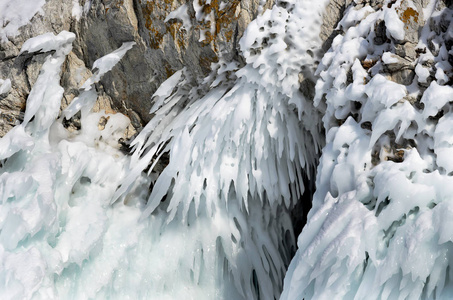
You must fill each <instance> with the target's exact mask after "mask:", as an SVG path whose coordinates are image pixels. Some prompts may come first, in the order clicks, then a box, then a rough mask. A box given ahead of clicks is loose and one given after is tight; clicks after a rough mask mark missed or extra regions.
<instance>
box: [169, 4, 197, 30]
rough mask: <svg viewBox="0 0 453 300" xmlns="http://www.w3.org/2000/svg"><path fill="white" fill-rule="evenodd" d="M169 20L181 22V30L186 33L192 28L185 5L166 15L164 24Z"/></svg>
mask: <svg viewBox="0 0 453 300" xmlns="http://www.w3.org/2000/svg"><path fill="white" fill-rule="evenodd" d="M171 19H179V20H181V21H182V25H183V28H184V29H185V30H187V31H190V29H191V28H192V22H191V20H190V17H189V15H188V12H187V4H183V5H181V6H180V7H178V8H177V9H175V10H174V11H172V12H171V13H169V14H168V15H167V17H166V18H165V20H164V22H168V21H170V20H171Z"/></svg>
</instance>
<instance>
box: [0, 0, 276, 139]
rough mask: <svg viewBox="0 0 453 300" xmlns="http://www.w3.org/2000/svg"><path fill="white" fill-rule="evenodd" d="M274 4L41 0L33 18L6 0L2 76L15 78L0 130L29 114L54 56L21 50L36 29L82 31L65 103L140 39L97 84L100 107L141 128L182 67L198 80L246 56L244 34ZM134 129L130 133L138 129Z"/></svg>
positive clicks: (69, 64) (66, 76) (0, 16)
mask: <svg viewBox="0 0 453 300" xmlns="http://www.w3.org/2000/svg"><path fill="white" fill-rule="evenodd" d="M22 2H24V3H25V2H26V1H22ZM271 5H272V2H271V1H270V0H268V1H263V0H261V1H260V0H247V1H228V2H222V1H204V0H202V1H198V0H197V1H188V2H187V3H186V2H185V1H171V0H168V1H167V0H165V1H151V0H150V1H147V0H112V1H85V0H83V1H72V0H64V1H60V0H58V1H57V0H49V1H37V2H36V4H33V5H32V6H31V7H30V11H29V12H28V14H27V17H28V20H27V18H23V17H21V18H18V16H20V12H18V11H16V9H17V7H20V5H19V4H13V3H12V2H10V3H8V1H5V4H3V7H2V9H3V12H2V13H0V22H1V23H3V27H2V28H0V33H1V38H2V40H1V42H0V79H9V80H10V81H11V89H10V90H9V91H8V92H6V91H3V92H2V94H1V95H0V109H1V111H2V118H1V119H0V122H1V126H2V128H3V129H2V130H1V133H0V134H1V135H4V134H5V133H6V132H7V131H8V130H9V129H10V128H11V127H12V126H14V125H15V124H16V123H17V122H18V121H19V122H20V121H21V118H22V116H23V112H24V110H25V103H26V99H27V96H28V94H29V93H30V89H31V87H32V86H33V84H34V82H35V80H36V78H37V76H38V74H39V70H40V68H41V65H42V63H43V61H44V58H45V57H46V56H47V55H48V53H33V54H27V53H20V49H21V47H22V45H23V43H24V42H25V41H26V40H27V39H29V38H31V37H33V36H36V35H39V34H43V33H46V32H53V33H55V34H58V33H59V32H61V31H63V30H67V31H70V32H73V33H75V34H76V40H75V42H74V49H73V51H72V52H71V53H70V54H69V55H68V58H67V60H66V62H65V65H64V68H63V71H62V82H61V85H62V86H63V87H64V88H65V93H64V99H63V103H62V108H64V107H66V106H67V105H68V104H69V103H70V102H71V100H72V99H73V98H74V97H75V96H77V95H78V93H79V91H78V89H79V87H80V86H81V85H82V84H83V82H84V81H85V80H86V79H87V78H89V77H90V76H91V75H92V72H93V70H92V69H91V68H92V65H93V62H94V61H95V60H96V59H97V58H99V57H101V56H102V55H105V54H107V53H110V52H111V51H113V50H114V49H117V48H118V47H119V46H121V44H122V43H123V42H129V41H134V42H135V43H136V46H135V47H134V48H133V49H132V50H131V51H130V52H129V53H128V55H127V56H126V57H125V58H124V59H123V60H122V61H121V63H120V64H119V65H118V66H117V67H115V68H114V69H113V71H112V72H110V73H109V74H107V75H106V76H105V77H104V78H103V79H102V80H101V81H100V82H99V84H97V86H96V89H97V90H98V92H99V95H100V96H99V98H98V102H97V105H96V107H97V109H98V110H99V109H106V110H107V111H119V112H122V113H123V114H125V115H126V116H128V117H129V118H130V120H131V122H132V125H133V127H134V128H135V129H138V130H140V128H141V127H142V126H143V125H144V124H146V122H148V121H149V120H150V118H151V116H150V114H149V110H150V108H151V105H152V102H151V96H152V94H153V93H154V92H155V91H156V89H157V88H158V87H159V86H160V84H161V83H162V82H163V81H164V80H166V79H167V78H168V77H170V76H171V75H172V74H173V73H174V72H176V71H178V70H180V69H182V68H184V67H185V68H187V69H188V70H189V71H190V72H191V73H192V74H193V78H194V80H196V78H200V80H201V79H202V78H203V77H205V76H206V75H207V74H208V73H209V72H210V70H211V64H213V63H217V62H219V60H223V61H227V62H228V61H231V60H238V61H241V57H240V54H239V53H238V41H239V39H240V37H241V36H242V34H243V32H244V30H245V28H246V26H247V24H249V23H250V22H251V20H253V19H254V18H255V17H256V16H257V15H258V14H259V13H261V12H262V11H263V10H266V9H267V8H269V7H270V6H271ZM18 19H19V20H18ZM193 84H194V85H195V84H196V82H194V83H193ZM5 90H6V88H5ZM130 129H131V133H129V134H128V136H131V135H132V134H133V129H132V128H130Z"/></svg>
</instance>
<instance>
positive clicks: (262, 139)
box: [117, 1, 324, 299]
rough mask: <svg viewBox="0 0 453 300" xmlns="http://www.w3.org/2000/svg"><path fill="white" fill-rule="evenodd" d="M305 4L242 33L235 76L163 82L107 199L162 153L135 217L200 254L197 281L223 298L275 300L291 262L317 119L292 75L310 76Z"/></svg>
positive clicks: (315, 18)
mask: <svg viewBox="0 0 453 300" xmlns="http://www.w3.org/2000/svg"><path fill="white" fill-rule="evenodd" d="M294 2H296V1H294ZM309 2H310V1H301V2H298V3H291V4H290V3H287V7H286V8H282V7H280V6H275V7H274V8H273V9H272V10H268V11H266V12H265V13H264V14H263V15H262V16H260V17H258V19H257V20H256V21H254V22H253V23H252V24H250V25H249V27H248V29H247V31H246V33H245V34H244V37H243V38H242V40H241V42H240V46H241V50H242V54H243V55H244V57H245V59H246V65H245V66H244V67H243V68H240V69H238V65H237V63H235V62H231V63H226V62H220V63H218V65H217V66H216V71H215V72H213V74H212V75H211V76H209V77H207V78H206V79H205V80H204V82H203V83H202V84H201V85H196V86H194V85H193V84H191V82H192V81H193V79H192V78H191V76H190V72H188V71H187V70H185V69H183V70H180V71H178V72H176V73H175V74H174V75H173V76H172V77H171V78H169V79H168V80H167V81H166V82H165V83H163V84H162V86H161V87H160V88H159V89H158V90H157V91H156V93H155V94H154V96H153V100H154V102H155V104H154V107H153V108H152V109H151V113H153V114H154V116H153V119H152V120H151V121H150V122H149V123H148V124H147V125H146V127H145V128H144V129H143V131H142V132H141V133H140V134H139V135H138V136H137V137H136V138H135V140H134V141H133V143H132V146H133V147H134V153H133V155H132V162H131V169H132V170H131V172H130V173H129V175H128V177H127V178H126V179H125V180H124V181H123V184H122V186H121V188H120V189H119V190H118V191H117V195H118V196H119V195H122V194H123V193H124V192H126V191H127V190H128V188H129V186H131V185H132V184H133V183H134V181H135V178H137V176H139V175H140V173H141V172H142V171H143V170H144V169H145V168H147V167H148V166H149V165H150V164H151V163H152V165H151V167H150V169H149V170H150V171H149V172H151V171H152V169H153V168H154V166H155V165H156V164H157V163H158V161H159V158H160V157H161V156H162V155H167V153H168V155H169V158H170V159H169V164H168V166H167V167H166V168H165V169H164V170H163V172H162V173H161V174H160V175H159V177H158V178H157V180H156V181H155V183H154V184H153V189H152V192H151V194H150V196H149V199H148V203H147V207H146V209H145V212H144V216H143V217H145V218H148V217H149V215H150V214H151V216H152V215H153V214H155V213H156V212H157V213H161V212H160V211H165V213H166V214H167V217H166V218H167V220H166V222H167V224H168V225H165V226H170V227H172V228H173V227H177V228H179V229H178V231H182V232H190V236H191V237H192V239H193V244H190V242H186V244H187V249H191V251H194V249H198V250H197V251H201V254H200V256H199V257H198V258H197V260H198V261H197V263H199V264H202V265H203V267H201V270H199V271H197V273H200V272H201V273H202V274H203V273H204V274H206V273H209V274H211V278H215V279H214V280H215V285H219V284H221V283H222V282H223V281H225V278H224V277H225V275H224V274H227V275H228V276H231V281H232V284H233V285H232V287H231V288H228V289H226V290H227V291H230V292H229V293H231V291H236V294H226V295H225V297H227V298H228V297H231V295H234V298H245V299H253V298H258V297H261V298H262V299H268V298H269V299H271V298H273V297H275V298H278V297H279V294H280V292H281V290H282V284H283V278H284V275H285V272H286V268H287V266H288V263H289V259H290V258H291V254H292V251H294V236H293V235H294V234H293V229H292V224H291V220H290V210H291V208H292V207H293V205H294V204H295V201H296V200H297V199H299V198H300V197H301V195H302V193H303V192H304V183H303V176H305V175H308V176H310V175H311V174H310V170H313V168H314V167H315V165H314V164H315V162H316V158H317V157H318V156H319V154H318V150H319V147H320V144H319V143H320V140H321V134H320V131H321V129H320V127H319V125H320V119H319V115H318V113H317V111H315V110H314V109H313V106H312V105H311V104H310V103H309V101H308V99H305V98H304V97H303V96H302V94H301V93H300V92H299V72H300V70H301V68H302V66H304V65H305V66H306V67H307V68H312V69H313V67H314V58H312V56H311V55H310V54H309V53H307V51H311V50H313V49H316V48H319V47H320V40H319V30H320V24H321V16H322V15H321V14H322V9H323V8H324V5H323V4H322V3H319V4H316V5H315V7H316V8H317V10H313V8H311V9H308V7H309V6H312V4H311V3H309ZM313 51H314V50H313ZM305 172H307V174H305ZM164 197H165V198H164ZM208 224H209V225H208ZM162 230H163V231H165V230H166V229H162ZM209 249H212V250H211V251H209ZM162 255H163V256H165V257H166V254H164V253H163V254H162ZM207 262H209V263H207ZM190 268H194V267H193V266H189V268H188V269H187V274H186V275H187V276H188V275H189V271H190V270H189V269H190ZM196 268H200V267H199V266H197V267H196ZM181 272H182V273H184V271H181ZM190 280H191V282H190V284H191V285H193V284H196V285H202V284H204V282H205V279H203V278H199V277H195V278H192V279H190ZM190 280H189V279H188V281H190Z"/></svg>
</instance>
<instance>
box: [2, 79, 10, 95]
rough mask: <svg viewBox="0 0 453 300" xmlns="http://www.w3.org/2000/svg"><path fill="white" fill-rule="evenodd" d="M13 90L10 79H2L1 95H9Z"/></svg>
mask: <svg viewBox="0 0 453 300" xmlns="http://www.w3.org/2000/svg"><path fill="white" fill-rule="evenodd" d="M10 90H11V80H10V79H8V78H7V79H0V95H2V94H7V93H9V91H10Z"/></svg>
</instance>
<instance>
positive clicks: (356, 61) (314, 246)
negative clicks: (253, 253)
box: [282, 1, 453, 299]
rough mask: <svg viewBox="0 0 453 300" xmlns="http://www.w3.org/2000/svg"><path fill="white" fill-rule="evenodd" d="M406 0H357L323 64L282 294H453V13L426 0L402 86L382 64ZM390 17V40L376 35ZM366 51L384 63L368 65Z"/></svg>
mask: <svg viewBox="0 0 453 300" xmlns="http://www.w3.org/2000/svg"><path fill="white" fill-rule="evenodd" d="M406 2H407V3H408V6H409V7H410V5H411V1H406ZM400 4H401V1H396V3H395V1H387V2H385V3H384V5H383V6H382V9H378V10H376V11H375V10H374V9H372V8H371V7H370V6H368V5H366V6H364V7H362V8H360V9H357V8H356V7H355V6H356V4H354V3H353V5H351V7H349V9H348V10H346V13H345V16H344V18H343V20H342V21H341V22H340V25H339V26H341V28H342V29H343V30H344V34H342V35H338V36H337V37H336V38H335V39H334V40H333V43H332V47H331V49H330V50H329V51H328V52H327V53H326V54H325V55H324V57H323V59H322V62H321V64H320V66H319V68H318V70H317V74H318V75H319V78H320V79H319V80H318V82H317V85H316V96H315V101H318V102H319V101H321V99H325V101H326V102H327V110H326V114H325V116H324V118H323V121H324V126H325V129H326V132H327V133H326V135H327V144H326V146H325V147H324V149H323V155H322V157H321V160H320V164H319V166H318V174H317V179H316V186H317V190H316V192H315V194H314V199H313V208H312V210H311V211H310V213H309V216H308V223H307V225H306V227H305V228H304V230H303V232H302V234H301V235H300V237H299V240H298V247H299V249H298V252H297V254H296V256H295V258H294V259H293V261H292V263H291V265H290V268H289V271H288V273H287V276H286V279H285V287H284V292H283V295H282V299H451V298H452V297H453V283H452V281H451V279H452V278H453V268H452V265H453V257H452V256H451V255H452V251H453V229H452V228H453V227H452V225H453V221H452V220H453V197H452V195H453V177H452V176H451V175H452V174H453V173H452V172H453V138H452V137H453V111H452V105H451V103H452V102H453V88H452V87H451V85H450V84H448V81H449V76H450V78H451V75H452V66H451V57H452V55H453V50H452V48H451V41H452V38H453V23H452V22H451V20H452V12H453V11H452V10H451V9H449V8H443V9H439V8H438V5H439V6H440V4H441V3H440V1H431V2H430V3H429V4H428V5H427V8H426V9H425V10H424V16H425V20H426V25H425V27H423V28H421V30H420V32H421V37H420V41H419V44H418V45H417V47H418V48H420V49H426V53H423V52H425V50H423V51H420V53H419V54H420V55H419V57H418V58H417V59H416V60H415V62H414V69H415V78H414V80H413V82H412V84H411V85H409V86H404V85H401V84H397V83H395V82H393V81H391V80H390V79H389V78H387V77H385V76H384V75H382V74H381V73H382V70H383V65H385V64H387V63H389V58H390V60H391V57H392V56H391V55H392V54H391V52H393V51H395V40H397V39H401V33H402V37H404V28H403V26H405V24H404V23H403V22H401V21H400V20H399V19H398V15H397V14H396V13H395V8H398V6H399V5H400ZM413 7H414V8H415V6H413ZM420 15H421V14H420ZM382 20H384V21H385V24H386V26H387V38H388V39H389V41H388V42H387V43H385V44H383V45H375V43H374V41H375V39H374V37H375V26H377V23H378V21H382ZM432 28H437V30H435V31H434V30H433V29H432ZM429 43H432V44H429ZM430 46H431V47H430ZM430 49H432V50H433V51H430ZM449 59H450V61H449ZM366 60H368V61H375V62H376V64H375V65H374V66H373V67H372V68H370V69H369V70H366V69H364V67H363V66H362V64H361V61H366ZM390 62H391V61H390ZM348 73H350V74H351V75H352V80H351V81H352V82H351V81H348V78H347V77H348V75H347V74H348ZM450 82H451V81H450ZM339 120H340V121H341V122H339ZM368 122H369V123H368ZM367 123H368V124H371V126H368V125H367ZM394 145H400V146H397V147H396V148H397V149H393V148H395V146H394ZM392 147H393V148H392ZM397 151H398V152H400V154H401V159H400V160H395V159H391V158H392V157H394V156H395V155H396V153H394V152H397ZM373 156H374V157H376V158H375V159H376V160H377V163H376V161H374V160H372V157H373ZM385 157H389V158H390V159H387V160H385Z"/></svg>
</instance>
